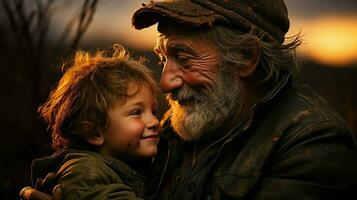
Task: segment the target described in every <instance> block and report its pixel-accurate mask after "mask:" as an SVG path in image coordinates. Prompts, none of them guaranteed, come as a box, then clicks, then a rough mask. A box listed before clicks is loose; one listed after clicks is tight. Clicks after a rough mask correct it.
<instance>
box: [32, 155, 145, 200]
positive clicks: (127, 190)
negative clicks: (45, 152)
mask: <svg viewBox="0 0 357 200" xmlns="http://www.w3.org/2000/svg"><path fill="white" fill-rule="evenodd" d="M49 172H56V174H57V177H58V183H59V184H62V186H63V190H62V199H63V200H70V199H73V200H74V199H76V200H77V199H141V198H143V196H144V190H145V189H144V180H143V176H141V175H140V174H139V173H138V172H136V171H134V170H133V169H132V168H130V167H129V166H128V165H127V164H126V163H124V162H122V161H120V160H118V159H115V158H112V157H109V156H103V155H101V154H98V153H95V152H92V151H87V150H77V149H65V150H62V151H58V152H56V153H55V154H53V155H52V156H49V157H45V158H40V159H36V160H34V161H33V163H32V180H36V179H37V178H39V177H45V176H46V174H47V173H49ZM33 182H34V181H33Z"/></svg>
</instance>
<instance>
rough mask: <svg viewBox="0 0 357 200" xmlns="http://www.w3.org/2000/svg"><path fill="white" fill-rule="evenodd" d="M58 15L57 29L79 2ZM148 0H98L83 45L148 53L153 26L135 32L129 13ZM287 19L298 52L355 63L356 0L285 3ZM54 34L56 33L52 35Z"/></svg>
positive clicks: (326, 60)
mask: <svg viewBox="0 0 357 200" xmlns="http://www.w3.org/2000/svg"><path fill="white" fill-rule="evenodd" d="M63 2H66V3H64V4H63V5H59V9H60V11H61V12H57V14H56V15H55V16H54V20H55V23H56V30H58V29H60V28H61V27H62V26H64V24H65V22H66V21H68V19H69V17H70V16H71V15H73V11H74V10H73V8H75V7H76V6H77V7H78V3H80V2H81V1H75V2H74V1H69V0H64V1H63ZM143 2H144V3H147V2H148V0H101V1H100V3H99V5H98V8H97V11H96V13H95V16H94V20H93V23H92V24H91V26H90V27H89V29H88V31H87V33H86V35H85V36H84V38H83V41H82V44H85V43H91V42H102V43H103V42H104V43H107V44H111V43H122V44H124V45H126V46H130V47H133V48H136V49H141V50H150V49H152V48H153V46H154V44H155V41H156V36H157V32H156V26H153V27H151V28H148V29H145V30H141V31H137V30H134V29H133V28H132V27H131V24H130V20H131V15H132V13H133V12H134V11H135V10H136V9H137V8H139V7H140V6H141V3H143ZM285 2H286V4H287V7H288V10H289V17H290V24H291V25H290V31H289V32H288V34H287V35H288V36H289V35H293V34H296V33H298V32H301V34H302V36H303V45H302V46H301V47H300V48H299V49H298V52H299V54H300V55H302V56H307V57H309V58H312V59H313V60H315V61H318V62H321V63H323V64H327V65H331V66H335V67H343V66H346V65H349V64H352V63H357V1H356V0H343V1H341V0H324V1H323V0H313V1H311V0H285ZM54 34H55V32H54Z"/></svg>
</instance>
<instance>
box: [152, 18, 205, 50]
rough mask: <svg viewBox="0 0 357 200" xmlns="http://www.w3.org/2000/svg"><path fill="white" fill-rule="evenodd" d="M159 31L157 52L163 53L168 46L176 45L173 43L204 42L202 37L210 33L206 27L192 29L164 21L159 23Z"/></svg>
mask: <svg viewBox="0 0 357 200" xmlns="http://www.w3.org/2000/svg"><path fill="white" fill-rule="evenodd" d="M157 30H158V32H159V33H160V34H159V36H158V38H157V43H156V47H155V51H156V50H161V51H162V50H163V49H164V48H166V47H167V45H174V44H172V43H177V42H179V43H186V44H189V43H199V41H200V40H204V38H203V37H201V36H203V35H204V34H203V33H205V32H207V31H209V28H207V27H204V26H201V27H192V26H188V25H185V24H182V23H178V22H176V21H172V20H167V19H162V20H160V21H159V23H158V28H157ZM173 41H174V42H173Z"/></svg>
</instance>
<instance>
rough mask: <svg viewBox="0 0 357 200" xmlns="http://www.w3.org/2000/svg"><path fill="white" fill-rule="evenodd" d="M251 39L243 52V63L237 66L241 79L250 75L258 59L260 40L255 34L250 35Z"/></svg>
mask: <svg viewBox="0 0 357 200" xmlns="http://www.w3.org/2000/svg"><path fill="white" fill-rule="evenodd" d="M252 40H253V41H252V43H251V45H250V47H249V48H248V49H247V51H245V52H244V54H245V55H244V58H243V59H244V60H246V62H245V65H242V66H241V67H239V76H240V77H241V78H243V79H246V78H249V77H251V76H252V74H253V73H254V72H255V70H256V68H257V66H258V64H259V61H260V51H261V47H260V40H259V39H258V38H257V37H255V36H252Z"/></svg>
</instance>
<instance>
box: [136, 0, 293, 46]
mask: <svg viewBox="0 0 357 200" xmlns="http://www.w3.org/2000/svg"><path fill="white" fill-rule="evenodd" d="M161 18H168V19H170V20H174V21H177V22H179V23H183V24H186V25H189V26H193V27H200V26H209V27H213V26H214V24H216V23H226V24H227V23H228V24H229V25H230V26H233V27H235V28H237V29H239V30H242V31H249V30H250V29H251V27H252V26H255V27H256V28H257V29H258V30H260V31H262V32H264V33H265V35H266V36H267V37H268V38H269V39H274V40H276V41H278V42H279V43H283V42H284V37H285V34H286V32H287V31H288V29H289V18H288V12H287V9H286V6H285V3H284V1H283V0H165V1H160V2H155V1H151V2H150V3H149V4H143V7H141V8H140V9H138V10H137V11H136V12H135V13H134V14H133V17H132V24H133V26H134V27H135V28H136V29H143V28H147V27H149V26H151V25H153V24H155V23H158V22H159V20H160V19H161Z"/></svg>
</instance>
